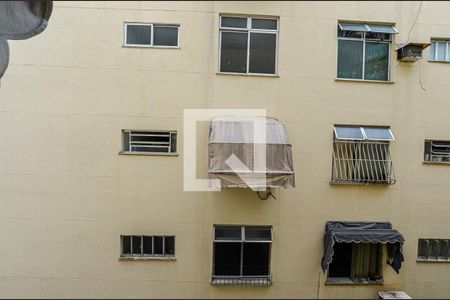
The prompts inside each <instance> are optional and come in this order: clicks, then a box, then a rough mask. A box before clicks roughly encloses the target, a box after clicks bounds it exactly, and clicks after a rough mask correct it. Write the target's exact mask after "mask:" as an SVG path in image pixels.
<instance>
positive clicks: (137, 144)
mask: <svg viewBox="0 0 450 300" xmlns="http://www.w3.org/2000/svg"><path fill="white" fill-rule="evenodd" d="M176 145H177V133H176V132H175V131H134V130H124V131H123V152H128V153H153V154H158V153H168V154H175V153H176V151H177V150H176Z"/></svg>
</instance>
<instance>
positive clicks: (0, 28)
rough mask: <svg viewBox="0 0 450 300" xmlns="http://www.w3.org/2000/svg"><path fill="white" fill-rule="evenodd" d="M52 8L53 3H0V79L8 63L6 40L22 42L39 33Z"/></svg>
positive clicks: (30, 0) (44, 26)
mask: <svg viewBox="0 0 450 300" xmlns="http://www.w3.org/2000/svg"><path fill="white" fill-rule="evenodd" d="M52 8H53V1H33V0H29V1H0V78H1V77H2V75H3V73H4V72H5V70H6V68H7V66H8V61H9V51H8V42H7V40H24V39H28V38H30V37H33V36H35V35H37V34H39V33H41V32H42V31H43V30H44V29H45V28H46V27H47V24H48V19H49V18H50V15H51V13H52Z"/></svg>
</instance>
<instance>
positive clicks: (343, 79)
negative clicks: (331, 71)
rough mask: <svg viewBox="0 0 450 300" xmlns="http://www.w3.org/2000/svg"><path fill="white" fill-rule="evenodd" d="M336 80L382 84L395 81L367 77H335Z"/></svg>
mask: <svg viewBox="0 0 450 300" xmlns="http://www.w3.org/2000/svg"><path fill="white" fill-rule="evenodd" d="M334 81H349V82H365V83H381V84H394V83H395V82H394V81H381V80H365V79H351V78H335V79H334Z"/></svg>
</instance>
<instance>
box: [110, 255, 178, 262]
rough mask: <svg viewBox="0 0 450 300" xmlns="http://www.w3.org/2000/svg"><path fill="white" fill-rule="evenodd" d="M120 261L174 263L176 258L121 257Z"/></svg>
mask: <svg viewBox="0 0 450 300" xmlns="http://www.w3.org/2000/svg"><path fill="white" fill-rule="evenodd" d="M119 260H120V261H148V260H164V261H175V260H177V258H176V257H175V256H121V257H119Z"/></svg>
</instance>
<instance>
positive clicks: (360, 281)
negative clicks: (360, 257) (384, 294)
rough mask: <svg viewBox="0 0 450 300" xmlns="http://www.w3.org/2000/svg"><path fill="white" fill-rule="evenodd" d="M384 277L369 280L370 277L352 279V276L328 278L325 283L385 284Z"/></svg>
mask: <svg viewBox="0 0 450 300" xmlns="http://www.w3.org/2000/svg"><path fill="white" fill-rule="evenodd" d="M383 284H384V282H383V279H379V280H368V279H351V278H344V277H343V278H337V277H334V278H333V277H331V278H330V277H329V278H327V280H326V282H325V285H383Z"/></svg>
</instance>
